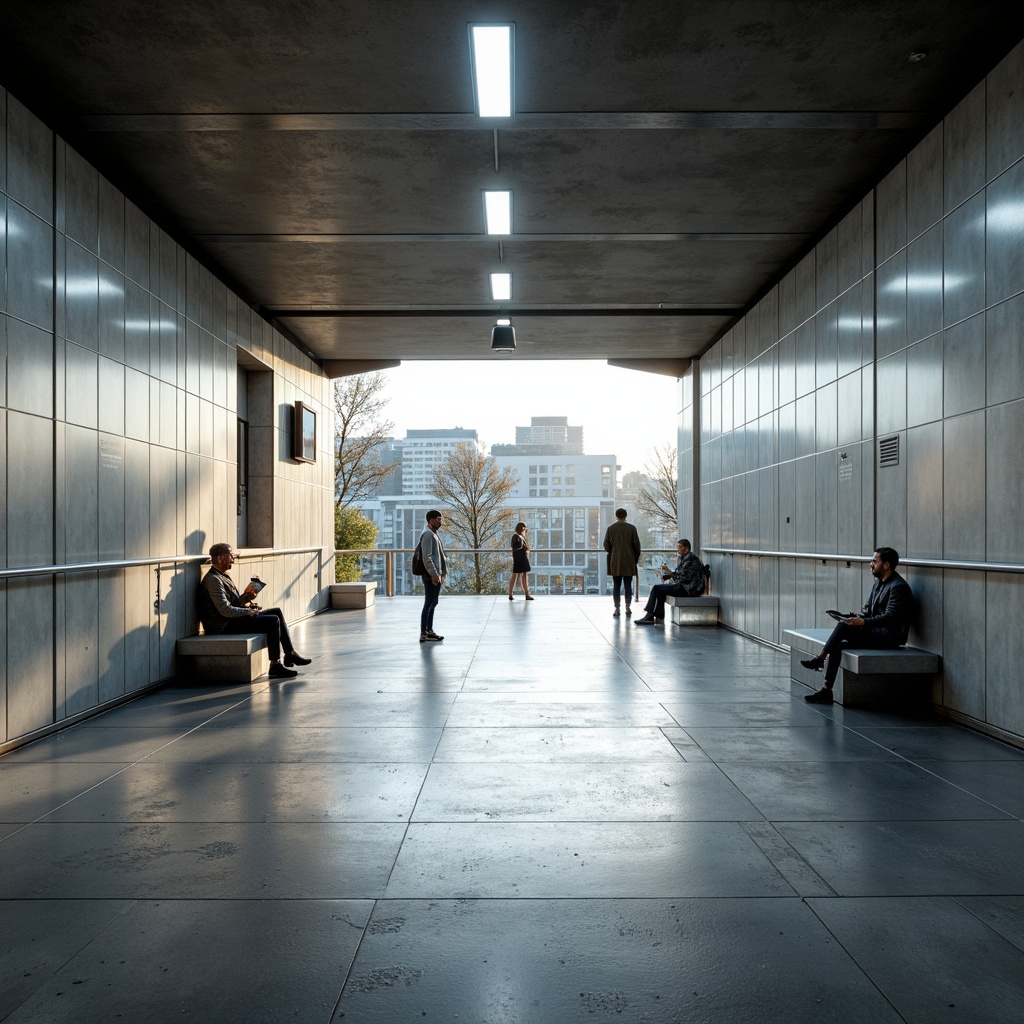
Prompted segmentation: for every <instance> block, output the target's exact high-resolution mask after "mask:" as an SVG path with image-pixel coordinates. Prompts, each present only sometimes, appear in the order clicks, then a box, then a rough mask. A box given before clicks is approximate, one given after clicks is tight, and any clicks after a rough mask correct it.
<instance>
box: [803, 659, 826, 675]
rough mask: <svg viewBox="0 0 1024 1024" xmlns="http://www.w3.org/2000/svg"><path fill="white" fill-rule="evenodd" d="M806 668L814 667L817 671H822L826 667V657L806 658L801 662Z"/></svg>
mask: <svg viewBox="0 0 1024 1024" xmlns="http://www.w3.org/2000/svg"><path fill="white" fill-rule="evenodd" d="M800 664H801V665H803V667H804V668H810V669H814V671H815V672H820V671H821V670H822V669H823V668H824V667H825V659H824V658H806V659H805V660H803V661H801V662H800Z"/></svg>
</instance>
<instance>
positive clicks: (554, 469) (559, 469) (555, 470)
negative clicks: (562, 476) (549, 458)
mask: <svg viewBox="0 0 1024 1024" xmlns="http://www.w3.org/2000/svg"><path fill="white" fill-rule="evenodd" d="M551 472H552V473H561V472H562V467H561V466H552V467H551Z"/></svg>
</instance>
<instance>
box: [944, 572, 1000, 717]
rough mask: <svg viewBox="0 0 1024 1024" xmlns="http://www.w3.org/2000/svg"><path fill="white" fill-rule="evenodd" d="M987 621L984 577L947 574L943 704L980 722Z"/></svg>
mask: <svg viewBox="0 0 1024 1024" xmlns="http://www.w3.org/2000/svg"><path fill="white" fill-rule="evenodd" d="M986 618H987V614H986V586H985V577H984V575H983V574H981V573H968V572H960V571H954V570H949V571H947V572H946V573H945V578H944V580H943V600H942V677H943V683H944V688H943V703H944V704H945V706H946V707H948V708H951V709H952V710H954V711H959V712H961V713H962V714H965V715H971V716H972V717H973V718H977V719H978V720H979V721H984V719H985V679H986V663H985V662H986V649H987V647H988V646H989V644H988V641H987V628H986ZM1018 632H1019V631H1018Z"/></svg>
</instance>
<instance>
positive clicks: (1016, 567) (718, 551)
mask: <svg viewBox="0 0 1024 1024" xmlns="http://www.w3.org/2000/svg"><path fill="white" fill-rule="evenodd" d="M701 551H702V552H703V553H704V554H710V555H751V556H753V557H755V558H800V559H805V560H810V561H816V562H864V563H867V562H870V561H871V555H835V554H831V555H830V554H821V553H818V552H809V551H761V550H757V549H752V548H712V547H705V548H701ZM900 565H913V566H916V567H917V568H919V569H964V570H967V571H969V572H1014V573H1024V564H1022V563H1020V562H966V561H958V560H956V559H947V558H910V557H904V556H903V555H900Z"/></svg>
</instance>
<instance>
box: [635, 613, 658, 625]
mask: <svg viewBox="0 0 1024 1024" xmlns="http://www.w3.org/2000/svg"><path fill="white" fill-rule="evenodd" d="M657 621H658V620H657V619H656V618H655V617H654V616H653V615H645V616H644V617H643V618H642V619H637V620H636V622H634V623H633V625H634V626H653V625H654V624H655V622H657Z"/></svg>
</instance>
